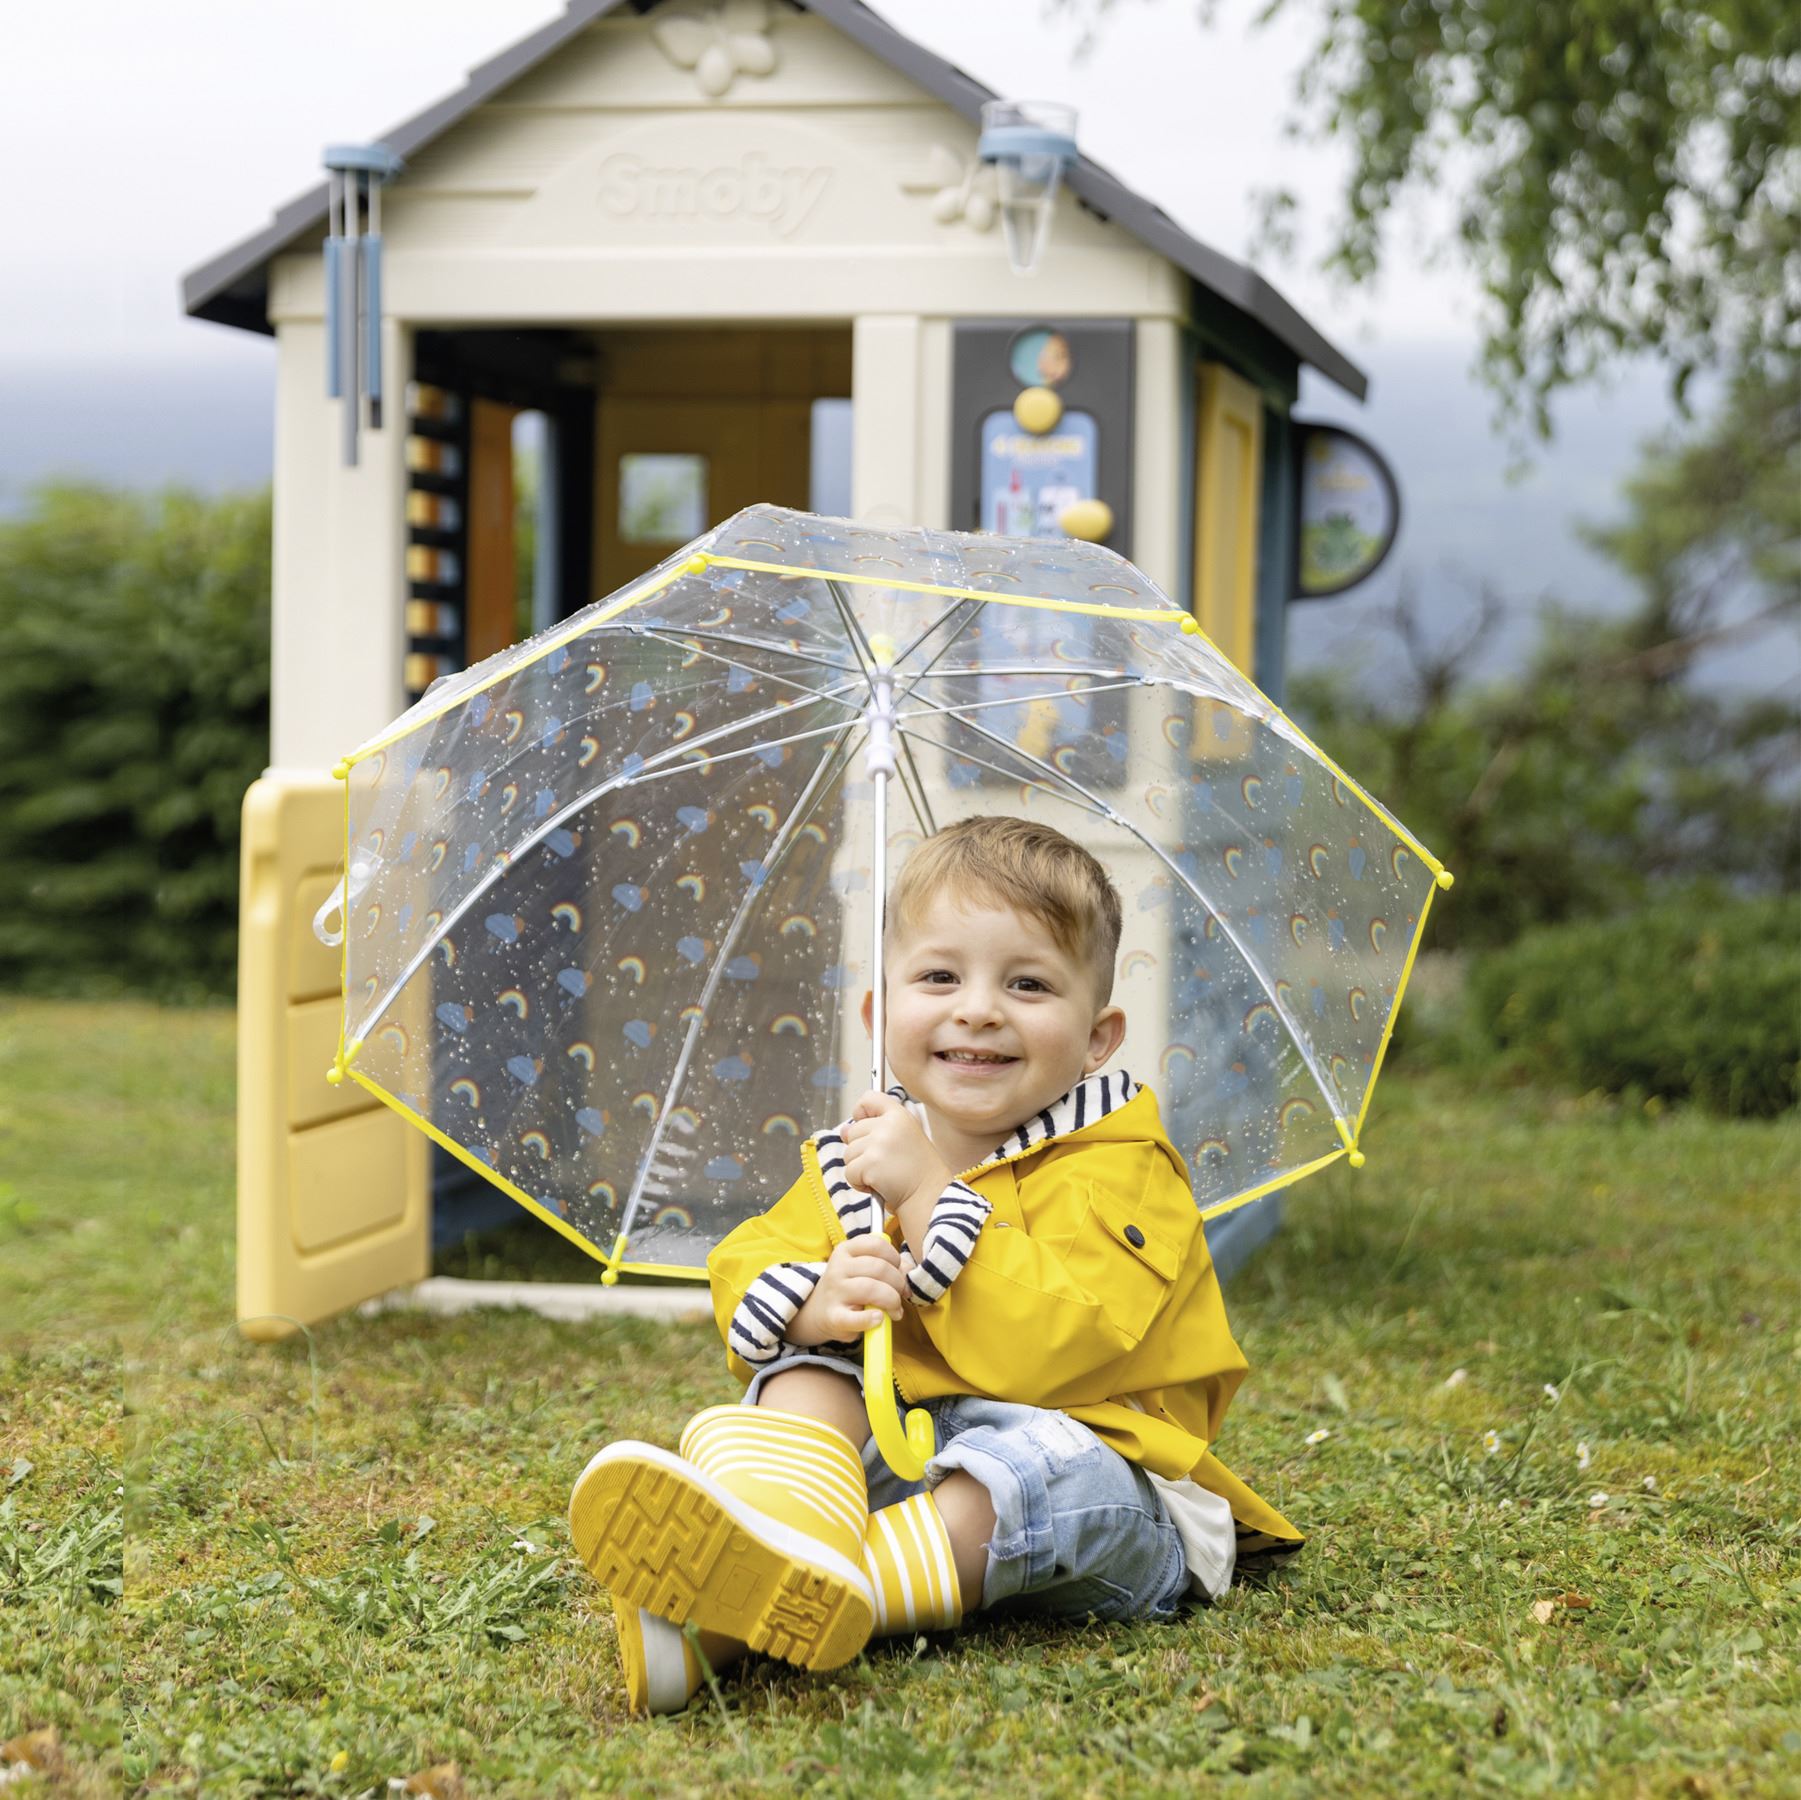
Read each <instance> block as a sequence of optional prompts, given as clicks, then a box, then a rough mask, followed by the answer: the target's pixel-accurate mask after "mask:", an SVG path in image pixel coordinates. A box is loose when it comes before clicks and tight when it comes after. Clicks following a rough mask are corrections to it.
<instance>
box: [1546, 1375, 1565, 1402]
mask: <svg viewBox="0 0 1801 1800" xmlns="http://www.w3.org/2000/svg"><path fill="white" fill-rule="evenodd" d="M1545 1398H1546V1399H1547V1400H1549V1401H1550V1402H1551V1404H1552V1405H1553V1406H1555V1405H1556V1404H1557V1402H1558V1401H1559V1400H1561V1399H1562V1398H1563V1395H1562V1394H1560V1393H1559V1392H1558V1391H1557V1383H1556V1382H1554V1381H1547V1382H1546V1383H1545Z"/></svg>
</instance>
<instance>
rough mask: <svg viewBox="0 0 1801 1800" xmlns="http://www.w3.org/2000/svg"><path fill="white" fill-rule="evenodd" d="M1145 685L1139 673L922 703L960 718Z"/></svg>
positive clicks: (909, 715) (906, 716)
mask: <svg viewBox="0 0 1801 1800" xmlns="http://www.w3.org/2000/svg"><path fill="white" fill-rule="evenodd" d="M1143 686H1144V678H1143V677H1142V676H1139V675H1134V676H1132V677H1131V679H1130V680H1127V681H1107V682H1091V683H1089V685H1088V686H1087V687H1079V688H1052V689H1049V690H1047V691H1046V692H1045V693H1042V694H1009V695H1008V696H1007V698H1006V699H1004V700H958V701H953V702H952V703H951V704H949V705H937V706H935V703H934V702H932V701H930V700H927V701H923V702H922V704H923V705H925V706H934V707H935V710H936V711H938V712H948V713H953V714H954V715H955V716H956V717H957V718H959V719H960V718H962V716H963V715H964V714H965V713H972V712H980V711H981V710H982V709H983V708H984V707H988V706H1029V705H1030V704H1031V703H1032V702H1033V701H1034V700H1080V699H1082V698H1084V697H1085V696H1086V695H1089V694H1111V693H1116V692H1117V691H1118V690H1119V689H1121V688H1134V687H1143ZM921 716H922V715H921V714H919V713H900V714H897V715H896V717H897V720H898V721H901V722H904V721H905V720H907V719H909V718H914V719H916V718H919V717H921Z"/></svg>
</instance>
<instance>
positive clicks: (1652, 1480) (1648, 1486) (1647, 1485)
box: [1642, 1475, 1657, 1494]
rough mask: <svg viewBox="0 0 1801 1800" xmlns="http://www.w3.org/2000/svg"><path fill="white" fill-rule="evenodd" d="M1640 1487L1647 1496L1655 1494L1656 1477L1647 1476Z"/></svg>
mask: <svg viewBox="0 0 1801 1800" xmlns="http://www.w3.org/2000/svg"><path fill="white" fill-rule="evenodd" d="M1642 1486H1643V1487H1644V1490H1645V1492H1646V1493H1647V1494H1655V1493H1656V1492H1657V1477H1656V1476H1655V1475H1647V1476H1646V1477H1645V1479H1644V1482H1643V1483H1642Z"/></svg>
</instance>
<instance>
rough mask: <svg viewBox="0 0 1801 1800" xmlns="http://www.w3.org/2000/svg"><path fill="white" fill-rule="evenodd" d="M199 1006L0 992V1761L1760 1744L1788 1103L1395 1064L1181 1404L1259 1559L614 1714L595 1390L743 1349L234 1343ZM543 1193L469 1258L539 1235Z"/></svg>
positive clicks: (1770, 1717) (474, 1771) (777, 1761)
mask: <svg viewBox="0 0 1801 1800" xmlns="http://www.w3.org/2000/svg"><path fill="white" fill-rule="evenodd" d="M231 1036H232V1027H231V1020H230V1017H229V1015H226V1014H219V1013H213V1014H208V1013H168V1012H158V1011H155V1010H153V1009H150V1008H134V1007H123V1006H112V1007H104V1008H102V1007H83V1006H74V1005H67V1006H64V1005H50V1004H35V1003H34V1004H19V1003H0V1263H3V1265H4V1269H5V1278H6V1288H5V1299H4V1302H3V1303H0V1495H3V1498H0V1741H3V1740H5V1739H7V1738H9V1737H11V1736H13V1734H15V1733H18V1732H23V1731H26V1730H27V1729H31V1728H39V1727H47V1726H54V1727H55V1728H56V1729H57V1731H58V1732H59V1734H60V1738H61V1743H62V1747H63V1753H64V1755H65V1757H66V1759H67V1767H66V1770H65V1773H64V1774H63V1775H62V1776H61V1777H60V1778H56V1779H53V1780H45V1779H39V1778H26V1779H24V1780H23V1781H21V1782H19V1783H18V1784H16V1785H15V1786H14V1787H13V1788H12V1789H11V1790H10V1792H9V1796H8V1800H11V1796H12V1795H13V1794H19V1795H25V1794H31V1793H34V1792H50V1791H56V1792H67V1793H71V1794H78V1795H88V1794H92V1795H117V1794H119V1793H121V1792H125V1793H133V1794H136V1793H140V1792H142V1793H150V1792H156V1793H194V1794H205V1795H208V1796H213V1795H219V1796H229V1795H252V1794H255V1795H273V1794H284V1795H285V1794H294V1795H301V1794H305V1795H330V1794H341V1795H357V1794H371V1795H374V1796H376V1797H377V1800H385V1796H386V1794H387V1792H388V1782H389V1780H390V1778H392V1777H395V1776H404V1775H407V1774H409V1773H411V1772H413V1771H416V1770H419V1769H421V1768H423V1767H425V1766H427V1765H430V1764H435V1763H440V1762H443V1761H446V1760H450V1759H454V1760H455V1761H456V1762H458V1763H459V1764H460V1765H461V1768H462V1771H463V1777H464V1779H465V1781H466V1782H467V1784H468V1789H469V1792H470V1793H471V1794H481V1795H514V1796H553V1795H564V1794H570V1795H573V1794H586V1793H614V1792H619V1793H644V1794H651V1793H656V1794H659V1795H661V1794H665V1793H677V1794H706V1793H717V1792H729V1793H732V1794H740V1793H746V1794H748V1793H768V1794H778V1795H786V1794H790V1793H817V1794H846V1795H848V1794H858V1795H862V1794H891V1793H892V1794H921V1795H924V1794H935V1793H940V1792H967V1791H974V1792H985V1793H996V1794H1015V1793H1019V1794H1024V1793H1031V1794H1034V1795H1037V1794H1051V1795H1075V1794H1113V1793H1120V1792H1129V1793H1133V1794H1140V1793H1143V1794H1160V1793H1178V1792H1189V1791H1192V1790H1193V1789H1194V1787H1195V1786H1197V1785H1200V1784H1202V1781H1203V1779H1205V1780H1214V1779H1217V1780H1218V1781H1220V1782H1221V1783H1222V1784H1225V1785H1227V1786H1229V1787H1230V1788H1231V1789H1232V1790H1233V1791H1235V1792H1241V1793H1243V1794H1246V1795H1271V1794H1297V1795H1298V1794H1307V1795H1312V1794H1322V1793H1323V1794H1335V1793H1347V1794H1348V1793H1352V1792H1357V1793H1370V1794H1378V1795H1387V1794H1402V1793H1407V1794H1414V1793H1418V1794H1439V1793H1442V1794H1463V1793H1467V1792H1471V1791H1478V1790H1482V1789H1489V1790H1496V1789H1505V1790H1508V1791H1518V1792H1538V1791H1541V1790H1542V1791H1551V1790H1557V1791H1559V1792H1562V1793H1571V1792H1573V1793H1579V1794H1584V1795H1587V1794H1622V1795H1625V1794H1632V1795H1637V1794H1652V1795H1661V1794H1671V1795H1708V1794H1722V1795H1723V1794H1739V1793H1756V1794H1780V1793H1801V1666H1798V1664H1801V1556H1797V1550H1798V1549H1801V1474H1798V1470H1797V1462H1796V1453H1795V1444H1796V1441H1797V1438H1798V1437H1801V1404H1798V1403H1797V1399H1796V1391H1797V1387H1798V1385H1801V1305H1798V1304H1797V1300H1798V1294H1801V1274H1798V1271H1801V1220H1798V1218H1797V1208H1796V1194H1797V1174H1798V1171H1801V1128H1798V1126H1797V1124H1796V1122H1795V1121H1794V1120H1792V1119H1791V1120H1788V1121H1784V1122H1781V1123H1778V1124H1746V1123H1738V1124H1725V1123H1721V1122H1719V1121H1715V1120H1712V1119H1708V1118H1705V1117H1703V1116H1700V1115H1697V1114H1690V1113H1683V1112H1675V1113H1665V1114H1663V1115H1661V1116H1657V1117H1647V1116H1646V1115H1645V1114H1644V1113H1642V1112H1633V1113H1622V1112H1621V1111H1620V1110H1618V1109H1616V1108H1613V1107H1610V1106H1608V1105H1605V1104H1600V1103H1585V1102H1579V1101H1574V1100H1570V1099H1568V1098H1562V1097H1558V1096H1554V1095H1548V1094H1544V1093H1539V1092H1535V1091H1530V1090H1491V1091H1485V1092H1477V1093H1470V1092H1467V1091H1464V1090H1462V1089H1460V1088H1458V1087H1456V1086H1453V1085H1450V1084H1448V1083H1446V1082H1443V1081H1442V1080H1437V1079H1427V1078H1424V1077H1409V1075H1408V1074H1407V1072H1406V1071H1405V1069H1399V1070H1397V1071H1395V1073H1394V1075H1393V1077H1392V1079H1389V1080H1387V1081H1386V1082H1385V1085H1384V1089H1383V1093H1382V1095H1381V1097H1380V1099H1379V1101H1378V1104H1377V1107H1376V1109H1375V1114H1374V1117H1373V1119H1372V1123H1371V1127H1370V1130H1369V1133H1368V1136H1367V1138H1366V1144H1367V1147H1368V1149H1369V1152H1370V1155H1369V1166H1368V1167H1367V1168H1366V1169H1364V1170H1363V1171H1362V1172H1361V1173H1357V1174H1353V1173H1352V1172H1351V1171H1349V1170H1347V1169H1345V1168H1344V1167H1343V1166H1342V1165H1339V1166H1338V1167H1337V1168H1335V1169H1333V1170H1332V1171H1330V1172H1328V1174H1327V1175H1326V1176H1323V1177H1321V1178H1319V1179H1317V1180H1316V1181H1315V1182H1313V1183H1312V1184H1310V1185H1307V1186H1304V1187H1302V1188H1301V1189H1299V1190H1296V1191H1295V1192H1294V1193H1293V1194H1292V1195H1291V1196H1290V1223H1289V1226H1288V1229H1287V1230H1285V1231H1284V1233H1283V1234H1282V1235H1281V1236H1280V1237H1279V1238H1278V1239H1277V1240H1276V1242H1275V1244H1274V1245H1273V1246H1272V1247H1271V1249H1269V1250H1268V1251H1266V1252H1265V1253H1263V1254H1262V1255H1261V1256H1260V1258H1259V1259H1258V1260H1257V1261H1256V1262H1255V1263H1254V1264H1253V1265H1252V1267H1251V1268H1250V1269H1249V1270H1248V1271H1247V1272H1246V1273H1245V1274H1244V1275H1243V1276H1242V1277H1241V1278H1240V1279H1239V1280H1238V1281H1237V1283H1236V1284H1235V1285H1234V1288H1233V1289H1232V1291H1231V1292H1230V1294H1229V1295H1228V1301H1229V1304H1230V1307H1231V1310H1232V1315H1233V1321H1234V1325H1235V1327H1236V1330H1237V1333H1238V1336H1239V1338H1240V1339H1241V1341H1242V1342H1243V1343H1244V1345H1245V1348H1246V1350H1247V1351H1248V1352H1249V1354H1250V1357H1251V1360H1252V1363H1253V1372H1252V1375H1251V1378H1250V1380H1249V1381H1248V1382H1247V1384H1246V1386H1245V1388H1244V1390H1243V1392H1242V1393H1241V1395H1240V1397H1239V1399H1238V1401H1237V1403H1236V1404H1235V1406H1234V1408H1233V1412H1232V1416H1231V1419H1230V1421H1229V1423H1228V1426H1227V1430H1226V1435H1225V1437H1224V1439H1223V1440H1222V1442H1221V1446H1220V1448H1221V1452H1222V1454H1223V1455H1224V1456H1225V1457H1226V1459H1227V1460H1228V1461H1229V1462H1230V1463H1231V1464H1232V1465H1233V1466H1234V1467H1235V1468H1237V1469H1238V1470H1240V1471H1241V1472H1242V1473H1243V1474H1245V1475H1246V1476H1247V1477H1248V1478H1249V1479H1250V1480H1252V1481H1253V1482H1254V1483H1255V1484H1257V1485H1258V1486H1259V1487H1261V1489H1262V1490H1263V1491H1264V1492H1265V1493H1266V1494H1268V1495H1269V1496H1270V1497H1271V1498H1272V1499H1273V1500H1274V1501H1275V1502H1276V1503H1277V1504H1279V1505H1280V1506H1281V1507H1282V1508H1283V1509H1284V1510H1285V1511H1286V1512H1287V1513H1288V1515H1289V1516H1290V1517H1291V1518H1293V1519H1294V1520H1295V1521H1296V1522H1297V1523H1299V1524H1300V1525H1302V1527H1303V1528H1304V1529H1306V1530H1308V1531H1309V1532H1310V1533H1311V1534H1312V1541H1311V1543H1310V1544H1309V1546H1308V1548H1307V1549H1306V1550H1305V1551H1304V1552H1303V1553H1302V1555H1301V1556H1300V1557H1299V1558H1298V1559H1297V1560H1296V1561H1294V1562H1293V1563H1291V1564H1290V1565H1289V1566H1286V1567H1284V1568H1281V1569H1279V1570H1276V1571H1274V1572H1273V1573H1270V1574H1268V1575H1267V1576H1261V1577H1253V1578H1252V1579H1250V1580H1248V1581H1246V1582H1244V1583H1242V1584H1241V1585H1239V1586H1238V1587H1236V1588H1235V1589H1234V1590H1233V1592H1232V1593H1231V1594H1230V1596H1229V1597H1228V1598H1227V1600H1226V1601H1225V1602H1224V1603H1223V1604H1222V1605H1220V1606H1218V1607H1216V1608H1213V1609H1212V1610H1210V1611H1204V1612H1196V1613H1193V1614H1191V1615H1189V1616H1187V1617H1185V1618H1184V1619H1182V1620H1181V1621H1180V1622H1178V1623H1176V1624H1174V1625H1166V1626H1147V1627H1102V1626H1093V1625H1091V1626H1086V1627H1078V1628H1073V1629H1049V1628H1038V1627H1022V1626H1008V1627H1003V1628H998V1629H985V1628H983V1627H982V1626H981V1625H980V1624H977V1625H976V1626H974V1627H972V1628H970V1629H968V1630H966V1631H964V1632H962V1633H960V1634H956V1635H949V1636H940V1637H935V1638H932V1639H930V1640H928V1641H926V1642H924V1643H923V1645H919V1644H915V1643H913V1642H911V1641H905V1640H903V1641H897V1642H890V1643H887V1644H883V1645H880V1646H878V1647H877V1648H876V1649H875V1650H874V1651H873V1652H872V1653H870V1654H869V1655H867V1656H865V1657H864V1658H863V1659H862V1660H860V1661H859V1662H858V1663H856V1664H854V1665H852V1666H851V1667H850V1668H849V1669H847V1670H844V1671H842V1672H840V1673H839V1674H838V1675H836V1676H832V1677H823V1678H812V1677H808V1676H805V1675H803V1674H801V1673H799V1672H798V1671H795V1670H791V1669H788V1668H785V1667H783V1666H781V1665H778V1664H773V1663H768V1662H756V1663H753V1664H751V1665H749V1666H747V1667H746V1668H745V1669H744V1670H743V1671H741V1672H739V1673H737V1674H735V1675H733V1676H731V1677H729V1678H728V1679H727V1681H726V1683H725V1687H724V1692H725V1698H726V1701H727V1709H726V1710H725V1711H723V1712H722V1711H721V1710H720V1709H719V1708H718V1707H717V1706H715V1705H713V1704H711V1703H707V1704H697V1705H696V1706H695V1707H694V1708H692V1709H691V1710H690V1712H689V1713H687V1714H685V1715H683V1716H681V1717H679V1718H676V1719H671V1720H662V1721H657V1722H654V1723H650V1724H642V1723H634V1722H632V1721H630V1720H628V1719H627V1718H626V1717H625V1716H624V1714H623V1712H622V1710H621V1693H620V1687H619V1682H618V1678H617V1670H616V1663H615V1654H614V1647H613V1630H612V1621H611V1617H610V1614H609V1609H608V1604H607V1600H606V1597H605V1596H604V1595H603V1594H602V1593H601V1592H600V1591H599V1590H598V1589H596V1588H595V1587H594V1586H593V1585H592V1583H591V1582H590V1581H589V1580H588V1578H587V1576H586V1575H585V1573H584V1572H583V1571H582V1570H581V1569H580V1568H579V1566H576V1565H575V1564H574V1563H573V1562H572V1560H571V1558H570V1557H569V1556H568V1555H567V1554H566V1536H565V1528H564V1526H563V1523H562V1516H563V1511H564V1506H565V1502H566V1499H567V1495H568V1489H569V1484H570V1481H571V1479H572V1478H573V1476H574V1474H575V1473H576V1471H577V1470H579V1468H580V1467H581V1465H582V1463H583V1462H584V1461H585V1460H586V1458H587V1457H588V1455H589V1454H590V1453H591V1452H592V1450H593V1449H594V1448H596V1447H597V1446H598V1445H599V1444H600V1443H602V1442H604V1441H605V1440H606V1439H608V1438H611V1437H616V1436H643V1437H648V1438H651V1439H653V1440H656V1441H659V1442H661V1443H664V1444H673V1443H674V1441H675V1436H676V1433H677V1431H678V1430H679V1428H680V1425H681V1422H682V1420H683V1419H684V1418H685V1417H686V1415H687V1414H688V1413H689V1412H690V1411H692V1410H693V1409H695V1408H696V1407H699V1406H702V1405H705V1404H708V1403H711V1402H713V1401H718V1400H723V1399H727V1398H730V1397H732V1396H733V1394H734V1389H733V1385H732V1384H731V1382H730V1380H729V1378H728V1377H727V1376H726V1374H725V1371H724V1367H723V1360H722V1354H721V1351H720V1348H719V1345H718V1343H717V1341H716V1339H715V1338H714V1336H713V1334H712V1333H711V1331H710V1330H707V1329H702V1328H682V1329H677V1330H672V1329H668V1328H665V1327H661V1326H657V1325H653V1324H648V1323H637V1322H630V1321H624V1322H620V1323H617V1324H610V1325H584V1326H574V1325H557V1324H551V1323H547V1322H545V1321H541V1320H536V1319H532V1318H529V1317H525V1316H519V1315H502V1314H489V1315H477V1316H466V1317H463V1318H456V1319H432V1318H427V1317H423V1316H408V1315H404V1314H393V1315H388V1316H385V1317H381V1318H377V1319H369V1320H359V1319H355V1318H350V1319H343V1320H339V1321H337V1322H335V1323H332V1324H329V1325H325V1326H322V1327H320V1328H318V1329H317V1330H316V1331H315V1332H314V1333H313V1334H312V1338H311V1341H310V1342H308V1341H296V1342H294V1343H293V1344H290V1345H284V1346H280V1347H274V1348H269V1347H258V1346H254V1345H250V1344H246V1343H244V1342H242V1341H241V1340H240V1339H239V1338H238V1336H237V1334H236V1331H235V1329H234V1327H233V1325H232V1314H231V1294H232V1287H231V1253H232V1251H231V1235H232V1120H231V1083H232V1071H231ZM550 1239H551V1234H549V1233H544V1232H541V1230H540V1228H538V1227H535V1226H532V1227H529V1228H528V1229H527V1231H526V1232H525V1233H524V1234H513V1233H509V1234H506V1235H505V1236H504V1237H503V1238H501V1239H498V1240H495V1241H492V1242H490V1243H488V1244H486V1245H482V1246H477V1247H475V1248H474V1249H473V1250H471V1251H469V1252H466V1253H464V1254H463V1255H461V1256H459V1258H457V1259H456V1262H457V1265H458V1272H465V1271H466V1270H470V1269H474V1270H478V1271H479V1270H481V1269H488V1270H491V1271H492V1272H495V1273H500V1272H507V1273H514V1272H518V1269H519V1267H520V1266H523V1267H524V1269H525V1270H526V1271H527V1272H531V1271H532V1270H537V1271H540V1272H547V1271H551V1270H554V1271H555V1272H557V1273H565V1272H566V1268H565V1267H564V1266H560V1252H557V1253H554V1254H551V1255H542V1254H540V1249H539V1246H540V1245H541V1244H542V1243H543V1242H545V1241H547V1240H550ZM1322 1433H1323V1434H1325V1435H1323V1436H1322V1435H1321V1434H1322ZM1490 1433H1492V1434H1494V1435H1493V1436H1492V1437H1487V1436H1486V1434H1490ZM1485 1437H1486V1442H1485ZM1310 1440H1316V1441H1310Z"/></svg>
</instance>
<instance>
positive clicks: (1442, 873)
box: [1435, 869, 1457, 888]
mask: <svg viewBox="0 0 1801 1800" xmlns="http://www.w3.org/2000/svg"><path fill="white" fill-rule="evenodd" d="M1435 879H1436V880H1437V882H1438V885H1439V886H1440V887H1441V888H1448V887H1449V886H1450V885H1451V883H1452V882H1454V881H1455V880H1456V879H1457V877H1456V876H1455V875H1453V874H1452V873H1451V871H1450V870H1449V869H1440V870H1439V871H1438V874H1437V876H1436V877H1435Z"/></svg>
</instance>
